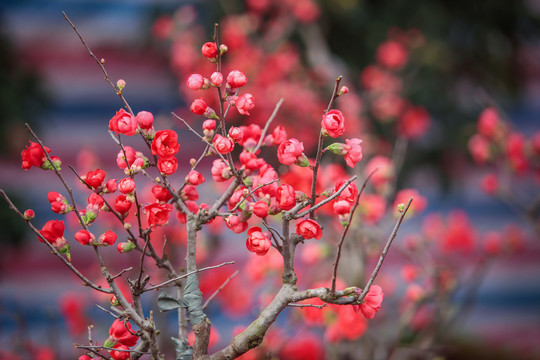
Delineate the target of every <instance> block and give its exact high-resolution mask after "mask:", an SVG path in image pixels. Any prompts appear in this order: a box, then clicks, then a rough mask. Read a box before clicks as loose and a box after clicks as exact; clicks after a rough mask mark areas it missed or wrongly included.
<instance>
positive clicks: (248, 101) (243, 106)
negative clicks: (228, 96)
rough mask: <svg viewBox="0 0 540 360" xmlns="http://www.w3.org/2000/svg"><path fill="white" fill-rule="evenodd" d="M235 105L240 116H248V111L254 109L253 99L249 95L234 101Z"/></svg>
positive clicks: (243, 95) (241, 96)
mask: <svg viewBox="0 0 540 360" xmlns="http://www.w3.org/2000/svg"><path fill="white" fill-rule="evenodd" d="M235 105H236V109H237V110H238V112H239V113H240V114H242V115H249V111H250V110H251V109H253V108H254V107H255V99H254V98H253V95H251V94H249V93H246V94H242V95H240V96H239V97H238V99H236V101H235Z"/></svg>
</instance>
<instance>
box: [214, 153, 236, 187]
mask: <svg viewBox="0 0 540 360" xmlns="http://www.w3.org/2000/svg"><path fill="white" fill-rule="evenodd" d="M211 172H212V178H213V179H214V181H215V182H223V181H227V180H229V179H230V178H231V177H232V176H233V173H232V171H231V168H230V167H229V165H227V164H226V163H225V162H223V160H221V159H216V160H214V162H213V163H212V170H211Z"/></svg>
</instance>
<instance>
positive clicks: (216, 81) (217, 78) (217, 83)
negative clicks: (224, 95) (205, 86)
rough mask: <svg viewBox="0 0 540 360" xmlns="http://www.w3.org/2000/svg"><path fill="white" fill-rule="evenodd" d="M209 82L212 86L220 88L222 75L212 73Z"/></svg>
mask: <svg viewBox="0 0 540 360" xmlns="http://www.w3.org/2000/svg"><path fill="white" fill-rule="evenodd" d="M210 82H211V83H212V85H214V86H221V84H222V83H223V74H222V73H220V72H217V71H216V72H213V73H212V75H210Z"/></svg>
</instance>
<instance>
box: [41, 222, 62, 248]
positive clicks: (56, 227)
mask: <svg viewBox="0 0 540 360" xmlns="http://www.w3.org/2000/svg"><path fill="white" fill-rule="evenodd" d="M64 230H65V225H64V221H63V220H50V221H47V223H46V224H45V225H43V228H42V229H41V231H40V232H39V233H40V234H41V236H43V237H44V238H45V239H46V240H47V241H48V242H50V243H51V244H52V245H53V246H55V247H59V246H57V245H64V244H65V239H64ZM39 241H41V242H43V240H41V238H39Z"/></svg>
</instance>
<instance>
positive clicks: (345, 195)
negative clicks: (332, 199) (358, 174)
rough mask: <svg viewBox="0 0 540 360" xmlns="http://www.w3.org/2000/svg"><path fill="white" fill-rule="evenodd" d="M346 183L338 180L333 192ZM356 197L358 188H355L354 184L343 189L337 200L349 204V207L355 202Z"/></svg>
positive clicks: (343, 180)
mask: <svg viewBox="0 0 540 360" xmlns="http://www.w3.org/2000/svg"><path fill="white" fill-rule="evenodd" d="M346 182H347V181H346V180H345V179H340V180H339V181H338V182H337V183H336V185H335V188H334V190H335V191H336V192H337V191H338V190H339V189H340V188H341V187H342V186H343V185H344V184H345V183H346ZM357 196H358V188H357V187H356V184H355V183H354V182H352V183H350V184H349V185H347V187H346V188H345V189H343V191H342V192H341V194H339V196H338V199H339V200H345V201H347V202H349V203H350V204H351V205H352V204H353V203H355V202H356V197H357Z"/></svg>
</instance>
